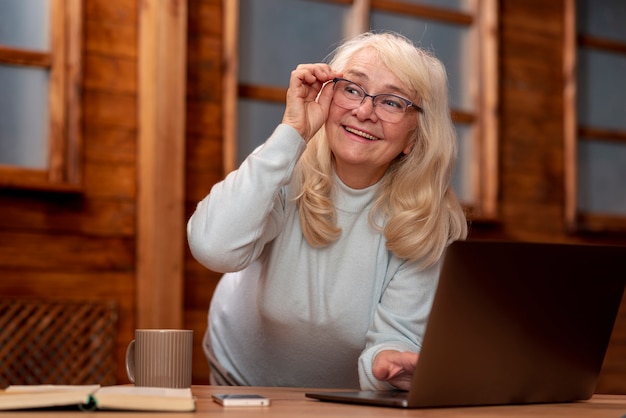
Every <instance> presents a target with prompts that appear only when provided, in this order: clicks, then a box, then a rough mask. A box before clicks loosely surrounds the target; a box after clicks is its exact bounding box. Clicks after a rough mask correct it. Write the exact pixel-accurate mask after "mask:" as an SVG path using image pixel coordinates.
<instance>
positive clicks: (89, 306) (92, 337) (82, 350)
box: [0, 299, 117, 387]
mask: <svg viewBox="0 0 626 418" xmlns="http://www.w3.org/2000/svg"><path fill="white" fill-rule="evenodd" d="M116 329H117V306H116V304H115V303H114V302H107V303H102V302H59V301H55V302H50V301H41V300H15V299H0V387H6V386H8V385H10V384H13V385H15V384H66V385H68V384H71V385H78V384H96V383H99V384H101V385H110V384H115V370H116V363H115V356H114V353H115V351H114V349H115V335H116Z"/></svg>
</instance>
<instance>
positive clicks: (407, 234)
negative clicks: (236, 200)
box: [294, 32, 467, 268]
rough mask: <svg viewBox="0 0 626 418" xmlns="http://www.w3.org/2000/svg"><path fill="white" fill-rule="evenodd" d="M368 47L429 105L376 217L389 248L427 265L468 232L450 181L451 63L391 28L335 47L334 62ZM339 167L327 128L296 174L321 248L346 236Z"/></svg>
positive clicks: (389, 176) (307, 232)
mask: <svg viewBox="0 0 626 418" xmlns="http://www.w3.org/2000/svg"><path fill="white" fill-rule="evenodd" d="M363 48H372V49H374V50H375V51H376V52H377V53H378V55H379V57H380V58H381V61H382V62H384V63H386V66H387V67H388V68H389V69H390V70H391V71H393V73H394V74H395V75H396V76H397V77H398V78H399V79H400V81H401V82H402V83H403V84H404V85H405V86H407V87H408V88H410V89H411V90H413V91H414V92H415V93H416V94H417V96H418V97H419V98H420V102H419V104H420V105H421V107H422V108H423V109H424V113H423V114H420V113H419V112H411V113H410V117H415V118H418V121H417V129H416V130H415V132H414V134H413V138H412V145H413V146H412V149H411V151H410V152H409V153H408V154H406V155H404V154H403V155H401V156H399V157H397V158H396V159H395V160H394V161H393V162H392V163H391V165H390V167H389V168H388V169H387V172H386V173H385V175H384V176H383V178H382V180H381V182H380V183H379V186H378V190H377V198H376V201H375V203H374V205H373V207H372V209H371V210H370V213H369V219H370V223H371V224H372V226H373V227H375V228H377V229H378V230H381V231H382V233H383V234H384V236H385V239H386V245H387V248H388V249H389V250H390V251H392V252H393V253H394V254H395V255H397V256H398V257H400V258H404V259H408V260H411V261H419V262H420V265H421V266H422V268H427V267H429V266H432V265H433V264H435V263H436V262H437V260H439V258H440V257H441V255H442V254H443V252H444V250H445V248H446V246H447V245H448V244H449V243H450V242H452V241H454V240H457V239H465V238H466V236H467V222H466V219H465V214H464V212H463V209H462V207H461V205H460V204H459V201H458V199H457V197H456V195H455V193H454V191H453V190H452V188H451V186H450V181H451V177H452V171H453V169H454V165H455V163H456V156H457V142H456V131H455V129H454V126H453V124H452V120H451V118H450V109H449V106H448V79H447V75H446V70H445V68H444V66H443V64H442V63H441V62H440V61H439V60H438V59H437V58H435V57H434V56H433V55H432V54H430V53H429V52H427V51H425V50H422V49H420V48H418V47H416V46H414V45H413V43H412V42H411V41H410V40H409V39H407V38H405V37H403V36H401V35H398V34H396V33H389V32H387V33H373V32H368V33H364V34H362V35H359V36H357V37H355V38H352V39H350V40H348V41H347V42H345V43H343V44H342V45H340V46H339V47H338V48H337V49H336V50H335V52H334V53H333V54H332V59H331V60H330V62H329V64H330V66H331V67H332V68H333V69H335V70H338V71H343V70H345V69H346V65H347V64H348V62H349V60H350V58H351V57H352V56H353V55H354V54H355V53H357V52H359V51H361V50H362V49H363ZM413 115H415V116H413ZM333 173H334V157H333V155H332V152H331V150H330V147H329V145H328V141H327V139H326V132H325V129H320V130H319V131H318V132H317V133H316V134H315V136H314V137H313V138H312V139H311V140H310V141H309V143H308V145H307V149H306V150H305V152H304V154H303V156H302V158H301V159H300V161H299V162H298V165H297V167H296V175H295V176H294V181H295V182H297V183H296V187H297V190H299V194H298V196H297V197H296V201H297V204H298V207H299V216H300V225H301V228H302V231H303V233H304V237H305V239H306V240H307V242H308V243H309V244H310V245H312V246H314V247H323V246H326V245H329V244H330V243H332V242H334V241H336V240H337V239H338V238H339V236H340V235H341V229H340V228H339V227H338V226H337V224H336V208H335V205H334V203H333V200H332V195H333V175H334V174H333Z"/></svg>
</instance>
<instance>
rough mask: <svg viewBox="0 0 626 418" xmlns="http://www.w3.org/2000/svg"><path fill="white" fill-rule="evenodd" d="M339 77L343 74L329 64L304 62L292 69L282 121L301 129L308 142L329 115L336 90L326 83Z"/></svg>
mask: <svg viewBox="0 0 626 418" xmlns="http://www.w3.org/2000/svg"><path fill="white" fill-rule="evenodd" d="M335 77H341V74H340V73H338V72H336V71H334V70H333V69H332V68H330V66H329V65H328V64H300V65H298V66H297V67H296V69H295V70H293V71H292V72H291V78H290V79H289V89H288V90H287V103H286V108H285V113H284V115H283V121H282V123H284V124H286V125H290V126H291V127H293V128H294V129H295V130H297V131H298V132H299V133H300V135H301V136H302V138H304V140H305V141H307V142H308V141H309V139H311V137H312V136H313V135H315V133H316V132H317V131H318V130H319V129H320V128H321V127H322V125H323V124H324V122H326V119H327V118H328V109H329V108H330V103H331V101H332V95H333V89H332V88H324V86H326V83H327V82H330V81H332V80H333V78H335ZM330 87H332V86H330ZM320 91H321V94H320ZM318 95H319V98H318Z"/></svg>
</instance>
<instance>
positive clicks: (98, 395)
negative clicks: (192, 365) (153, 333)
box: [0, 385, 196, 411]
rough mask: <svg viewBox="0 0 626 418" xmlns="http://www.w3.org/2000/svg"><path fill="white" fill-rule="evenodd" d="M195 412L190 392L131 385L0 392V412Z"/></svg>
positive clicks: (18, 388)
mask: <svg viewBox="0 0 626 418" xmlns="http://www.w3.org/2000/svg"><path fill="white" fill-rule="evenodd" d="M63 407H68V408H80V409H82V410H96V409H113V410H126V411H195V409H196V402H195V400H194V398H193V396H192V395H191V389H189V388H187V389H169V388H154V387H138V386H130V385H119V386H100V385H85V386H82V385H70V386H63V385H24V386H22V385H19V386H9V387H8V388H6V389H5V390H2V391H0V410H18V409H36V408H63Z"/></svg>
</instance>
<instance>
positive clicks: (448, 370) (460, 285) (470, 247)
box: [306, 241, 626, 408]
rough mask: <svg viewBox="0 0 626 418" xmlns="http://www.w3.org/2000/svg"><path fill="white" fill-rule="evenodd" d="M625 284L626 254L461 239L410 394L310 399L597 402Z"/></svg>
mask: <svg viewBox="0 0 626 418" xmlns="http://www.w3.org/2000/svg"><path fill="white" fill-rule="evenodd" d="M625 280H626V247H617V246H594V245H578V244H576V245H575V244H548V243H522V242H494V241H457V242H454V243H452V244H451V245H450V246H449V248H448V250H447V251H446V254H445V258H444V263H443V266H442V271H441V276H440V279H439V285H438V287H437V291H436V294H435V298H434V301H433V306H432V310H431V314H430V318H429V322H428V326H427V328H426V332H425V335H424V339H423V343H422V349H421V351H420V357H419V360H418V362H417V367H416V370H415V373H414V376H413V381H412V385H411V389H410V391H408V392H405V391H388V392H363V391H361V392H348V391H334V392H309V393H307V394H306V396H307V397H309V398H314V399H319V400H322V401H333V402H344V403H346V402H347V403H358V404H368V405H380V406H391V407H401V408H420V407H451V406H473V405H507V404H526V403H555V402H571V401H576V400H586V399H589V398H590V397H591V396H592V395H593V393H594V390H595V385H596V382H597V379H598V376H599V374H600V369H601V367H602V362H603V360H604V355H605V352H606V349H607V346H608V343H609V339H610V337H611V332H612V330H613V324H614V322H615V319H616V316H617V312H618V309H619V307H620V303H621V300H622V294H623V293H624V283H625Z"/></svg>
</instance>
